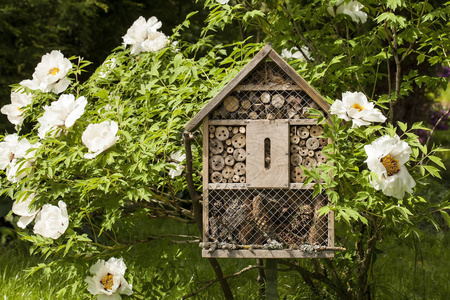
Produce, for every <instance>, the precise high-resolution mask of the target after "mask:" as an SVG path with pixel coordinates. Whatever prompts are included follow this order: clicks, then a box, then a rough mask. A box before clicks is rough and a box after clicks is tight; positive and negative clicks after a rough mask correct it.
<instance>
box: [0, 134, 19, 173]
mask: <svg viewBox="0 0 450 300" xmlns="http://www.w3.org/2000/svg"><path fill="white" fill-rule="evenodd" d="M18 145H19V137H18V135H17V133H14V134H9V135H7V136H5V138H4V139H3V141H2V142H1V143H0V169H1V170H4V169H6V167H8V166H9V165H10V164H11V162H12V161H13V159H14V157H15V156H16V151H17V150H16V149H17V147H18Z"/></svg>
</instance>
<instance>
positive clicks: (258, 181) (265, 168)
mask: <svg viewBox="0 0 450 300" xmlns="http://www.w3.org/2000/svg"><path fill="white" fill-rule="evenodd" d="M247 184H248V187H252V188H288V186H289V123H288V121H287V120H270V121H269V120H267V121H266V120H257V121H251V122H249V123H248V125H247Z"/></svg>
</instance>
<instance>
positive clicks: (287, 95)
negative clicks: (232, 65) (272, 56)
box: [210, 61, 319, 120]
mask: <svg viewBox="0 0 450 300" xmlns="http://www.w3.org/2000/svg"><path fill="white" fill-rule="evenodd" d="M310 108H315V109H319V106H318V105H317V104H316V103H315V102H314V101H313V100H312V98H311V97H310V96H309V95H308V94H307V93H305V92H304V91H303V90H302V89H301V87H299V86H298V85H297V84H296V83H294V81H293V80H292V79H291V78H290V77H289V76H288V75H287V74H286V73H285V72H284V71H283V70H282V69H281V68H280V67H279V66H278V65H277V64H276V63H274V62H272V61H265V62H263V63H261V64H260V65H259V66H257V67H256V68H255V70H254V71H253V72H251V73H250V74H249V75H248V76H247V77H246V78H245V79H244V80H243V81H242V82H241V84H240V85H239V86H237V87H236V88H235V89H234V90H233V92H232V93H230V95H228V97H226V98H225V99H224V101H223V102H222V103H221V104H220V105H219V106H218V107H217V108H216V109H215V110H214V111H213V112H212V113H211V115H210V119H212V120H230V119H234V120H246V119H251V120H261V119H268V120H274V119H305V118H308V110H309V109H310Z"/></svg>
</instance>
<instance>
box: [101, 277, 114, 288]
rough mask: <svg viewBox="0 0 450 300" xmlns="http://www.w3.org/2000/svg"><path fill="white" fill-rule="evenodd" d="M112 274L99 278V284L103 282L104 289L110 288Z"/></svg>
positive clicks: (112, 282)
mask: <svg viewBox="0 0 450 300" xmlns="http://www.w3.org/2000/svg"><path fill="white" fill-rule="evenodd" d="M113 277H114V275H113V274H110V273H108V274H106V276H105V277H103V278H102V280H100V282H101V284H103V287H104V288H105V290H110V289H111V288H112V286H113V284H114V280H113Z"/></svg>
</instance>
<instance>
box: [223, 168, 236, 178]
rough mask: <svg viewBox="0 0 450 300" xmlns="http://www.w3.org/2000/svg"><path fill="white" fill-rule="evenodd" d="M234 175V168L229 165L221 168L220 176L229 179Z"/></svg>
mask: <svg viewBox="0 0 450 300" xmlns="http://www.w3.org/2000/svg"><path fill="white" fill-rule="evenodd" d="M233 175H234V169H233V168H232V167H230V166H226V167H225V168H224V169H223V170H222V176H223V178H226V179H231V178H233Z"/></svg>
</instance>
